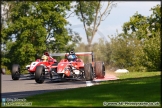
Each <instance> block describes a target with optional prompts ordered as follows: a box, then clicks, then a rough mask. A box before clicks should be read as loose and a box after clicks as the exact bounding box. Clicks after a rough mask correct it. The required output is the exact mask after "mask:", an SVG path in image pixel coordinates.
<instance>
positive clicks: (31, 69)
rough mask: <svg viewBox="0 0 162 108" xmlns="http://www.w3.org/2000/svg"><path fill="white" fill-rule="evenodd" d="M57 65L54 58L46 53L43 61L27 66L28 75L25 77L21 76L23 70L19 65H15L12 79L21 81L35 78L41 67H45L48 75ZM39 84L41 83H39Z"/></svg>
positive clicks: (38, 60)
mask: <svg viewBox="0 0 162 108" xmlns="http://www.w3.org/2000/svg"><path fill="white" fill-rule="evenodd" d="M55 64H57V60H56V59H54V58H52V57H51V56H50V55H49V53H48V52H44V54H43V56H42V57H41V59H37V60H36V61H34V62H32V63H31V64H30V65H27V66H26V68H25V69H26V70H28V73H27V74H28V75H27V76H25V75H24V74H21V72H20V71H21V69H20V65H19V64H13V65H12V70H11V77H12V79H13V80H19V78H20V77H22V78H23V77H30V78H35V72H36V71H38V70H39V67H44V68H45V70H44V71H46V73H44V74H48V73H49V72H50V70H51V67H52V65H55ZM38 82H39V81H38Z"/></svg>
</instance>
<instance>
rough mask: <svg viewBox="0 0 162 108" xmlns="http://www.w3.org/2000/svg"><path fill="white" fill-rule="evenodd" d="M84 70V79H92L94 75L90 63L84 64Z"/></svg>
mask: <svg viewBox="0 0 162 108" xmlns="http://www.w3.org/2000/svg"><path fill="white" fill-rule="evenodd" d="M84 72H85V79H86V81H92V80H93V78H94V76H93V68H92V64H91V63H88V64H85V65H84Z"/></svg>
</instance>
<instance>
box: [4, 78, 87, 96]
mask: <svg viewBox="0 0 162 108" xmlns="http://www.w3.org/2000/svg"><path fill="white" fill-rule="evenodd" d="M78 87H86V82H85V81H59V82H58V81H57V82H56V81H55V82H53V81H51V80H45V82H44V83H43V84H37V83H36V82H35V80H34V79H26V78H20V80H16V81H14V80H12V78H11V75H1V97H2V98H24V97H26V96H31V95H35V94H41V93H45V92H50V91H58V90H66V89H71V88H78Z"/></svg>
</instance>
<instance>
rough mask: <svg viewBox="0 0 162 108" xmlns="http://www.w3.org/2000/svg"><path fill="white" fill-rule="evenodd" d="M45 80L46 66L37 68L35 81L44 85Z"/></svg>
mask: <svg viewBox="0 0 162 108" xmlns="http://www.w3.org/2000/svg"><path fill="white" fill-rule="evenodd" d="M44 80H45V69H44V66H37V67H36V71H35V81H36V82H37V83H39V84H42V83H43V82H44Z"/></svg>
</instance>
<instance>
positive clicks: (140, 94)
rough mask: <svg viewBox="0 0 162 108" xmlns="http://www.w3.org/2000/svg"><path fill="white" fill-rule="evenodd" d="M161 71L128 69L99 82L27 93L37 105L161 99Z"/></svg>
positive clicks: (93, 104) (99, 103)
mask: <svg viewBox="0 0 162 108" xmlns="http://www.w3.org/2000/svg"><path fill="white" fill-rule="evenodd" d="M160 75H161V73H160V72H132V73H131V72H130V73H127V74H120V75H118V77H119V78H120V79H118V80H115V81H106V82H103V83H101V84H99V85H95V86H90V87H82V88H76V89H69V90H65V91H58V92H50V93H44V94H40V95H35V96H30V97H28V98H26V99H27V101H30V102H32V106H39V107H43V106H46V107H51V106H52V107H78V106H81V107H102V106H103V102H104V101H106V102H161V87H160V86H161V76H160Z"/></svg>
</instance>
